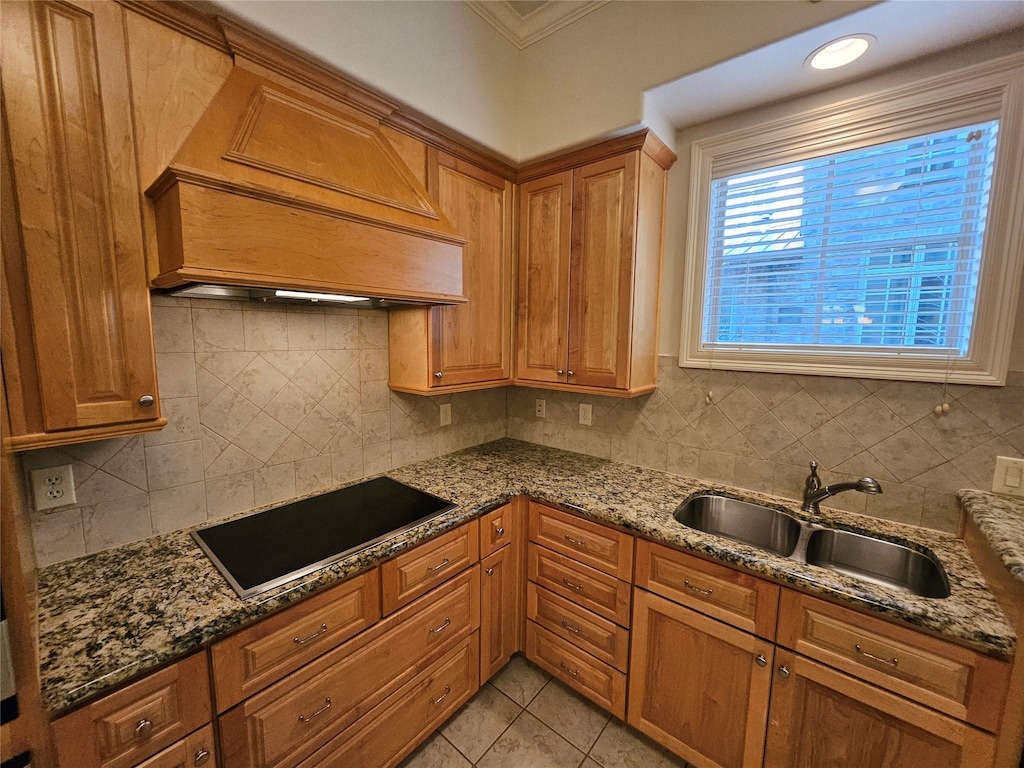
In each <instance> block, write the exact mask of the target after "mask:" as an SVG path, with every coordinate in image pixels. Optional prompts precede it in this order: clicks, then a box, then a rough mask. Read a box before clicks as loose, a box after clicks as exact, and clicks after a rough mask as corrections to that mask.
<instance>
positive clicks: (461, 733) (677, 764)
mask: <svg viewBox="0 0 1024 768" xmlns="http://www.w3.org/2000/svg"><path fill="white" fill-rule="evenodd" d="M687 765H688V763H686V762H685V761H683V760H680V759H679V758H677V757H675V756H674V755H671V754H669V753H668V752H666V751H665V750H664V749H662V748H661V747H659V746H658V745H656V744H655V743H654V742H652V741H650V740H649V739H647V738H646V737H645V736H642V735H641V734H639V733H637V732H636V731H635V730H633V729H632V728H630V727H629V726H627V725H625V724H624V723H621V722H620V721H618V720H616V719H614V718H612V717H611V716H609V715H608V714H607V713H605V712H604V711H602V710H601V709H599V708H598V707H596V706H594V705H593V704H591V703H590V702H589V701H587V700H586V699H583V698H582V697H580V696H578V695H577V694H576V693H574V692H573V691H571V690H569V689H568V688H566V687H565V686H564V685H562V683H560V682H559V681H558V680H555V679H553V678H552V677H551V675H549V674H547V673H546V672H544V671H543V670H542V669H540V668H539V667H536V666H534V665H533V664H531V663H530V662H528V661H527V660H526V659H524V658H523V657H522V656H521V655H518V654H517V655H516V656H513V657H512V660H511V661H510V662H509V663H508V664H507V665H505V668H504V669H502V670H501V671H500V672H499V673H498V674H497V675H495V676H494V677H493V678H492V679H491V681H490V682H489V683H488V684H487V685H485V686H484V687H483V688H481V689H480V690H479V691H478V692H477V694H476V695H475V696H474V697H473V698H472V699H470V700H469V701H468V702H466V704H465V705H463V707H462V709H460V710H459V711H458V712H456V713H455V714H454V715H453V716H452V718H451V719H450V720H449V721H448V722H447V723H445V724H444V725H443V726H441V728H440V729H438V730H437V731H436V732H435V733H434V734H433V735H432V736H431V737H430V738H429V739H427V741H426V742H424V743H423V745H422V746H420V747H419V749H417V750H416V751H415V752H413V753H412V754H411V755H409V757H408V758H407V759H406V760H405V762H404V763H402V764H401V766H399V768H471V767H472V766H478V767H479V768H686V766H687Z"/></svg>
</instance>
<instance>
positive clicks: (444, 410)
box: [441, 403, 452, 427]
mask: <svg viewBox="0 0 1024 768" xmlns="http://www.w3.org/2000/svg"><path fill="white" fill-rule="evenodd" d="M451 423H452V404H451V403H441V426H442V427H447V426H450V425H451Z"/></svg>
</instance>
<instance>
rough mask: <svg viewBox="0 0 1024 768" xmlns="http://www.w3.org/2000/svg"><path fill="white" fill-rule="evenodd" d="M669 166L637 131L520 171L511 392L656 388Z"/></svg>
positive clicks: (628, 393)
mask: <svg viewBox="0 0 1024 768" xmlns="http://www.w3.org/2000/svg"><path fill="white" fill-rule="evenodd" d="M595 158H597V159H595ZM588 159H589V160H592V162H586V160H588ZM674 160H675V156H674V155H672V153H671V152H669V151H668V150H667V149H666V148H665V147H664V145H662V144H661V142H659V141H658V140H657V138H655V137H654V135H653V134H651V133H649V132H646V131H644V132H641V133H638V134H635V135H633V136H630V137H627V138H626V140H621V139H620V140H614V141H612V142H606V143H605V144H602V145H598V146H597V147H593V148H590V149H588V150H584V151H583V152H581V153H579V154H578V155H572V156H568V157H565V158H561V159H559V160H558V161H551V162H546V163H543V164H540V165H538V166H534V167H532V168H527V169H524V171H523V172H522V173H521V178H522V177H526V181H524V182H523V183H522V184H521V186H520V196H519V200H520V202H519V230H520V231H519V242H520V246H519V298H518V302H519V312H518V318H519V324H518V328H517V355H516V363H517V366H516V381H515V383H516V384H521V385H524V386H536V387H545V388H549V389H571V390H575V391H581V390H582V391H588V392H594V393H598V394H606V395H618V396H623V397H632V396H634V395H640V394H644V393H645V392H650V391H652V390H653V389H654V388H655V385H656V378H657V369H658V364H657V354H658V302H659V294H660V280H661V249H662V230H663V222H664V205H665V180H666V171H667V169H668V168H669V167H670V166H671V164H672V162H673V161H674ZM574 161H575V162H577V163H579V164H578V165H575V167H571V169H567V168H565V166H566V164H568V163H573V162H574ZM547 171H557V172H547Z"/></svg>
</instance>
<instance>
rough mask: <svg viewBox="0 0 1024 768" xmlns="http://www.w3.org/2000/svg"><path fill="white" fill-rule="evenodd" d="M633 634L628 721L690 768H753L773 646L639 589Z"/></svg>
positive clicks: (760, 737)
mask: <svg viewBox="0 0 1024 768" xmlns="http://www.w3.org/2000/svg"><path fill="white" fill-rule="evenodd" d="M632 635H633V652H632V658H631V661H630V669H629V714H628V717H627V722H629V724H630V725H632V726H633V727H634V728H636V729H637V730H639V731H642V732H643V733H646V734H647V735H649V736H651V737H653V738H654V739H655V740H656V741H658V742H660V743H661V744H664V745H665V746H667V747H669V748H670V749H671V750H672V751H673V752H675V753H676V754H678V755H680V756H682V757H683V758H685V759H686V760H688V761H690V762H691V763H694V764H695V765H697V766H701V767H702V766H722V767H723V768H741V767H745V768H753V767H754V766H760V765H761V758H762V750H763V747H764V737H765V728H766V718H767V712H768V696H769V692H770V690H771V682H772V680H771V670H772V666H771V665H772V654H773V647H772V644H771V643H770V642H768V641H766V640H762V639H761V638H758V637H756V636H754V635H751V634H748V633H746V632H742V631H740V630H738V629H736V628H734V627H730V626H729V625H727V624H723V623H722V622H720V621H716V620H715V619H712V618H709V617H707V616H703V615H701V614H699V613H696V612H695V611H692V610H690V609H689V608H684V607H683V606H681V605H676V604H675V603H672V602H670V601H668V600H665V599H664V598H661V597H658V596H657V595H652V594H650V593H648V592H644V591H642V590H636V594H635V595H634V612H633V630H632ZM794 765H796V764H795V763H794ZM801 765H808V766H810V765H813V763H806V764H801ZM851 765H854V764H853V763H851ZM864 765H866V764H864Z"/></svg>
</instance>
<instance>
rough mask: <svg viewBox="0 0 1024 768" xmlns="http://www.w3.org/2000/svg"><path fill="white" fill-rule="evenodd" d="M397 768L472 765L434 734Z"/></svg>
mask: <svg viewBox="0 0 1024 768" xmlns="http://www.w3.org/2000/svg"><path fill="white" fill-rule="evenodd" d="M399 768H472V764H471V763H470V762H469V761H468V760H467V759H466V758H465V757H463V756H462V753H460V752H459V750H457V749H456V748H455V747H453V746H452V745H451V742H449V741H448V740H447V739H445V737H444V736H442V735H441V734H440V733H435V734H434V735H433V736H431V737H430V738H429V739H427V740H426V741H425V742H423V743H422V744H421V745H420V746H419V747H418V748H417V749H416V751H415V752H413V753H412V754H411V755H409V756H408V757H407V758H406V759H405V760H404V761H403V762H402V764H401V765H400V766H399Z"/></svg>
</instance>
